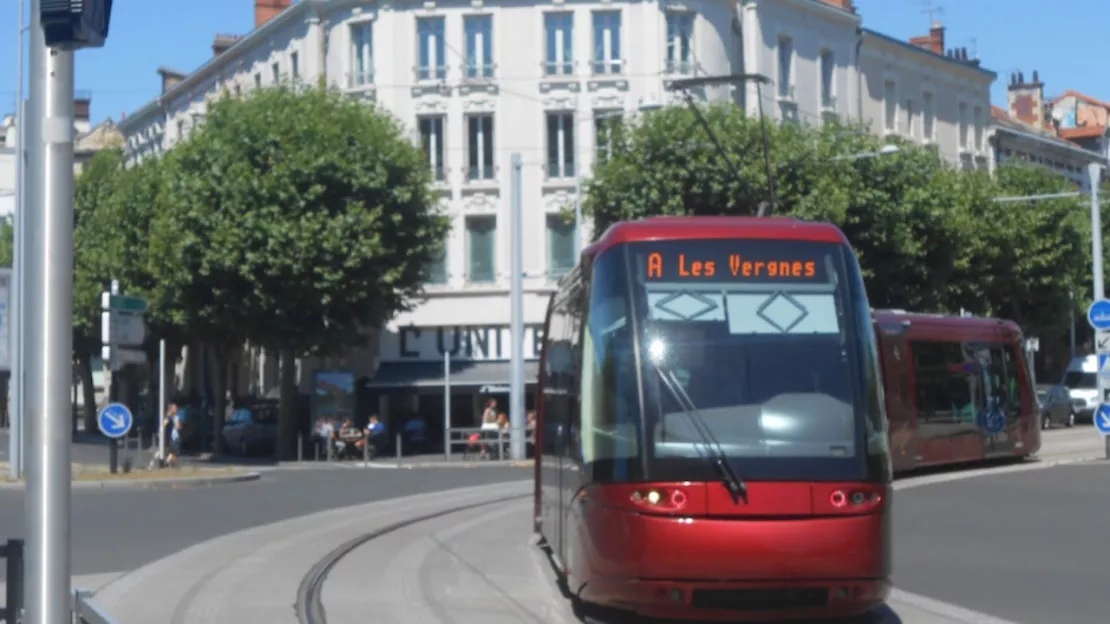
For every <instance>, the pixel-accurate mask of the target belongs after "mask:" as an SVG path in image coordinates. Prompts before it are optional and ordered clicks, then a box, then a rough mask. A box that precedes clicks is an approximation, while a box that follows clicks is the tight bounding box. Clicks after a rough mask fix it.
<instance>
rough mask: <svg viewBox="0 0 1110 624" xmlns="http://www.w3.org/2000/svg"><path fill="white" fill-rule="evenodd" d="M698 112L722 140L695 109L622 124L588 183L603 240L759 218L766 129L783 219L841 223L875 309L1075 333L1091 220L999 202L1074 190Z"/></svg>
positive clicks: (1033, 172)
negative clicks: (1073, 315) (985, 317)
mask: <svg viewBox="0 0 1110 624" xmlns="http://www.w3.org/2000/svg"><path fill="white" fill-rule="evenodd" d="M700 110H701V111H702V112H703V115H704V118H705V119H706V120H707V122H708V125H709V127H710V130H711V132H712V136H713V138H711V137H710V134H709V133H707V132H706V130H705V129H704V128H703V126H702V125H701V124H700V123H699V120H698V118H697V116H695V114H694V113H693V112H692V111H691V110H690V109H688V108H686V107H670V108H666V109H663V110H661V111H658V112H655V113H651V114H648V115H646V116H644V117H643V118H642V119H640V120H639V121H638V122H636V123H631V124H623V125H620V126H619V127H617V128H616V130H615V132H614V137H613V141H612V150H611V151H610V152H609V154H608V155H607V156H606V158H605V159H604V160H603V161H602V162H600V163H599V164H598V166H597V167H596V169H595V171H594V176H593V178H592V179H591V180H590V181H589V182H588V183H587V192H588V198H587V200H586V202H585V209H586V211H587V214H590V215H591V216H592V217H593V218H594V222H595V226H596V227H595V236H600V234H601V233H602V232H603V231H604V230H605V228H606V227H608V226H609V225H611V224H612V223H615V222H617V221H621V220H628V219H637V218H642V217H648V216H654V215H702V214H712V215H754V214H756V213H757V211H758V208H759V206H760V204H761V202H768V204H769V202H770V187H769V186H768V183H767V182H768V175H767V167H766V163H765V160H764V152H763V145H762V139H761V137H762V134H763V132H766V135H767V137H768V143H769V154H770V160H771V163H772V167H773V168H772V170H771V171H772V177H773V179H774V182H775V191H776V192H775V195H776V200H775V204H774V208H775V210H774V212H775V213H777V214H779V215H791V216H797V217H800V218H805V219H815V220H824V221H830V222H832V223H835V224H836V225H838V226H839V227H840V228H841V229H842V230H843V231H844V233H845V235H846V236H847V237H848V239H849V240H850V241H851V242H852V245H853V248H854V249H855V251H856V254H857V255H858V256H859V260H860V264H861V267H862V269H863V272H864V276H865V279H866V282H867V287H868V295H869V298H870V300H871V303H872V305H874V306H876V307H895V308H905V309H912V310H921V311H939V312H956V311H958V310H960V309H961V308H963V309H966V310H969V311H972V312H976V313H980V314H993V315H998V316H1002V317H1006V318H1012V319H1014V320H1016V321H1018V322H1019V323H1020V324H1022V325H1023V327H1025V328H1026V330H1027V332H1029V333H1032V334H1038V333H1041V332H1045V333H1052V332H1057V331H1060V330H1061V329H1062V328H1066V326H1067V322H1068V314H1067V312H1068V306H1069V305H1070V304H1069V294H1068V293H1069V289H1073V290H1074V291H1075V292H1083V291H1084V289H1083V288H1082V284H1083V283H1085V281H1084V280H1085V278H1084V275H1085V273H1088V272H1089V270H1088V269H1087V268H1086V267H1087V266H1089V262H1090V260H1089V257H1090V252H1089V250H1086V251H1085V249H1086V247H1087V246H1089V242H1088V241H1089V240H1090V234H1089V232H1090V229H1089V224H1087V221H1086V212H1085V211H1084V210H1082V209H1077V202H1076V201H1075V200H1070V199H1065V200H1056V201H1048V202H1039V203H1035V204H1034V203H1000V202H995V201H994V198H996V197H999V196H1004V195H1027V194H1040V193H1052V192H1059V191H1061V190H1074V187H1073V188H1071V189H1068V186H1069V183H1068V182H1066V181H1063V180H1061V179H1060V178H1059V177H1056V176H1053V175H1052V174H1050V173H1047V172H1044V171H1042V170H1039V169H1032V168H1014V167H1003V168H1000V169H999V170H998V172H997V176H995V177H991V176H990V175H988V174H987V173H985V172H978V171H963V170H958V169H956V168H954V167H952V166H951V165H949V164H948V163H946V162H944V161H942V160H941V159H940V158H939V157H938V156H937V154H936V152H935V151H934V150H933V149H931V148H929V147H922V146H919V145H914V144H910V143H906V142H904V141H897V140H895V145H896V146H897V147H898V148H899V149H898V151H896V152H894V153H880V148H881V147H882V142H881V141H880V139H879V138H877V137H875V136H873V135H870V134H868V133H867V132H865V131H864V130H863V129H862V128H858V127H852V126H845V125H840V124H835V123H830V124H825V125H824V126H822V127H821V128H813V127H808V126H803V125H794V124H789V125H784V126H776V125H774V124H773V123H770V122H767V123H766V125H765V126H762V127H761V124H760V122H759V121H758V120H756V119H752V118H749V117H747V116H746V115H745V114H744V112H743V111H742V110H741V109H739V108H737V107H735V106H731V105H711V106H705V107H703V108H701V109H700ZM713 139H715V140H713ZM719 146H720V147H719ZM1084 228H1086V231H1085V232H1084Z"/></svg>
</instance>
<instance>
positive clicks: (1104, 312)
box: [1087, 299, 1110, 330]
mask: <svg viewBox="0 0 1110 624" xmlns="http://www.w3.org/2000/svg"><path fill="white" fill-rule="evenodd" d="M1087 322H1088V323H1090V324H1091V327H1093V328H1095V329H1098V330H1106V329H1110V300H1107V299H1099V300H1098V301H1095V302H1094V303H1092V304H1091V307H1089V308H1087Z"/></svg>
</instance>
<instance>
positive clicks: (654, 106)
mask: <svg viewBox="0 0 1110 624" xmlns="http://www.w3.org/2000/svg"><path fill="white" fill-rule="evenodd" d="M660 108H663V105H662V104H658V103H654V102H644V103H643V104H640V106H638V107H637V108H636V110H637V111H638V112H640V113H648V112H651V111H654V110H659V109H660ZM624 114H625V113H624V111H611V112H608V113H602V114H600V115H594V116H593V120H594V121H601V120H604V119H619V118H620V117H623V116H624ZM578 144H579V145H581V144H582V142H581V141H579V142H578ZM582 160H584V159H579V161H578V162H577V163H575V167H574V261H575V263H577V262H578V256H579V255H581V254H582V248H583V247H584V245H583V244H582Z"/></svg>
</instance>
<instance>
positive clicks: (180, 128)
mask: <svg viewBox="0 0 1110 624" xmlns="http://www.w3.org/2000/svg"><path fill="white" fill-rule="evenodd" d="M177 140H178V141H184V140H185V120H184V119H178V120H177Z"/></svg>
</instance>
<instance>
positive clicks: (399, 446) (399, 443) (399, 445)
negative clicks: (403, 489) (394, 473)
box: [397, 433, 401, 468]
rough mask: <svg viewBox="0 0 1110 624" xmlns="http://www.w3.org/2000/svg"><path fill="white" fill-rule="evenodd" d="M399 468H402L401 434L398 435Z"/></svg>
mask: <svg viewBox="0 0 1110 624" xmlns="http://www.w3.org/2000/svg"><path fill="white" fill-rule="evenodd" d="M397 467H398V468H400V467H401V434H399V433H398V434H397Z"/></svg>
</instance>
